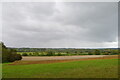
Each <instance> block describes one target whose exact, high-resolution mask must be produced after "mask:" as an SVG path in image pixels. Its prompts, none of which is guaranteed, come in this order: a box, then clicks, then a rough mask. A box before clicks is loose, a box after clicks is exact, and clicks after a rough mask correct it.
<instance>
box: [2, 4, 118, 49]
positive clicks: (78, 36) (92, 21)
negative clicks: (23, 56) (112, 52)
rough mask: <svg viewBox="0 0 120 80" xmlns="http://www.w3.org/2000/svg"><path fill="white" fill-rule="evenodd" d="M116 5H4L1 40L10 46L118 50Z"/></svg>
mask: <svg viewBox="0 0 120 80" xmlns="http://www.w3.org/2000/svg"><path fill="white" fill-rule="evenodd" d="M117 9H118V5H117V2H8V3H7V2H5V3H3V5H2V21H3V23H2V28H3V29H2V31H3V34H2V38H3V39H2V41H3V42H4V43H5V44H6V45H7V46H9V47H48V48H50V47H52V48H57V47H62V48H68V47H69V48H97V47H101V48H103V47H117V43H118V41H117V38H118V21H117V18H118V12H117Z"/></svg>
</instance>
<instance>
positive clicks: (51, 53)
mask: <svg viewBox="0 0 120 80" xmlns="http://www.w3.org/2000/svg"><path fill="white" fill-rule="evenodd" d="M54 55H55V52H53V51H48V52H47V56H54Z"/></svg>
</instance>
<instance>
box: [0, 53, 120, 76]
mask: <svg viewBox="0 0 120 80" xmlns="http://www.w3.org/2000/svg"><path fill="white" fill-rule="evenodd" d="M2 65H3V75H2V76H3V78H117V77H118V56H117V55H84V56H50V57H47V56H45V57H44V56H42V57H38V56H36V57H23V59H22V60H21V61H15V62H13V63H4V64H2Z"/></svg>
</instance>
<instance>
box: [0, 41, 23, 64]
mask: <svg viewBox="0 0 120 80" xmlns="http://www.w3.org/2000/svg"><path fill="white" fill-rule="evenodd" d="M0 46H1V48H2V49H1V50H2V51H1V52H2V63H4V62H13V61H16V60H21V59H22V56H21V55H20V54H17V52H16V50H14V49H8V48H7V47H6V46H5V45H4V44H3V43H2V42H0Z"/></svg>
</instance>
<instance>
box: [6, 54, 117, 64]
mask: <svg viewBox="0 0 120 80" xmlns="http://www.w3.org/2000/svg"><path fill="white" fill-rule="evenodd" d="M96 59H118V55H110V56H103V57H93V58H92V57H91V58H90V57H88V58H81V59H60V60H39V61H33V60H28V61H27V60H26V61H25V60H21V61H15V62H13V63H11V64H8V65H26V64H50V63H59V62H70V61H83V60H96Z"/></svg>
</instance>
